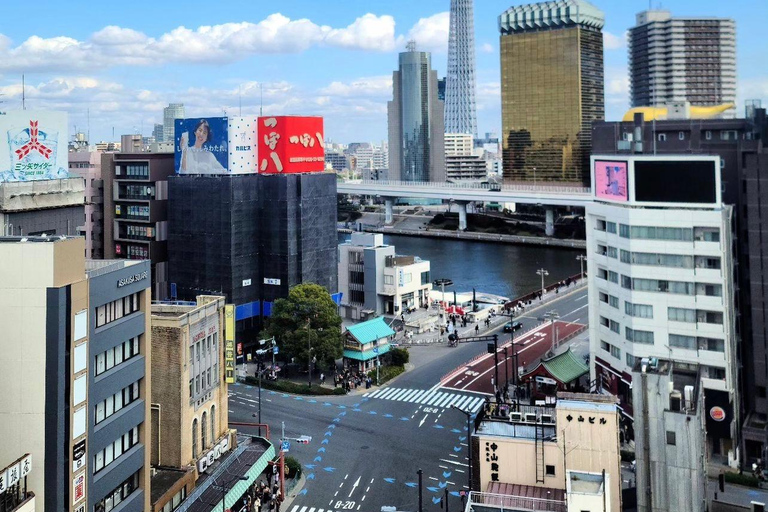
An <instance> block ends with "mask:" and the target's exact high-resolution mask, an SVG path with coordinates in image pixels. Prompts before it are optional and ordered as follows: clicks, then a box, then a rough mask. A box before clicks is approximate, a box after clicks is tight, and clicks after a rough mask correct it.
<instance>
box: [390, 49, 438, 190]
mask: <svg viewBox="0 0 768 512" xmlns="http://www.w3.org/2000/svg"><path fill="white" fill-rule="evenodd" d="M430 60H431V59H430V54H429V53H428V52H417V51H416V44H415V43H414V42H413V41H411V42H409V43H408V50H407V51H406V52H403V53H401V54H400V57H399V64H400V65H399V69H398V70H397V71H395V72H394V73H393V74H392V87H393V98H392V101H390V102H389V103H388V104H387V121H388V125H389V126H388V128H389V177H390V179H393V180H403V181H445V150H444V147H443V142H444V141H443V135H444V133H445V123H444V115H445V113H444V102H442V101H440V100H439V99H437V72H435V71H433V70H432V66H431V62H430Z"/></svg>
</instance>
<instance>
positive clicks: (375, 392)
mask: <svg viewBox="0 0 768 512" xmlns="http://www.w3.org/2000/svg"><path fill="white" fill-rule="evenodd" d="M382 391H384V390H383V389H377V390H376V391H374V392H373V393H371V394H370V396H371V398H376V396H377V395H380V394H381V392H382Z"/></svg>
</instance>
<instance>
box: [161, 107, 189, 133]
mask: <svg viewBox="0 0 768 512" xmlns="http://www.w3.org/2000/svg"><path fill="white" fill-rule="evenodd" d="M185 117H186V115H184V104H183V103H169V104H168V106H167V107H165V108H164V109H163V142H173V141H174V138H173V127H174V124H173V123H174V121H175V120H176V119H184V118H185Z"/></svg>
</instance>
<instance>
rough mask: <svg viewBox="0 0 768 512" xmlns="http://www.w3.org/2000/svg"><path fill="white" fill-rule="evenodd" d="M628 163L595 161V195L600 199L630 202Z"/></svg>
mask: <svg viewBox="0 0 768 512" xmlns="http://www.w3.org/2000/svg"><path fill="white" fill-rule="evenodd" d="M627 174H628V172H627V162H609V161H606V160H595V195H596V196H597V198H598V199H610V200H613V201H627V200H629V193H628V192H627Z"/></svg>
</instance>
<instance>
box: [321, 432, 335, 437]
mask: <svg viewBox="0 0 768 512" xmlns="http://www.w3.org/2000/svg"><path fill="white" fill-rule="evenodd" d="M323 435H324V436H325V437H331V436H332V435H333V432H331V431H330V430H329V431H328V432H326V433H325V434H323Z"/></svg>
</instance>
